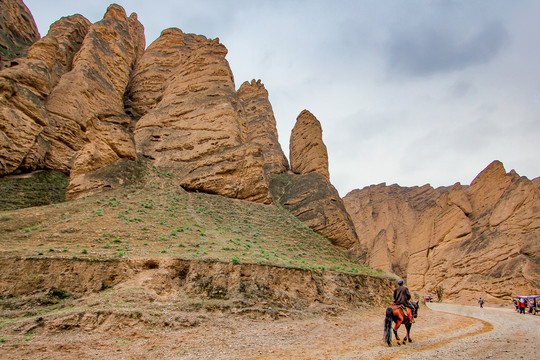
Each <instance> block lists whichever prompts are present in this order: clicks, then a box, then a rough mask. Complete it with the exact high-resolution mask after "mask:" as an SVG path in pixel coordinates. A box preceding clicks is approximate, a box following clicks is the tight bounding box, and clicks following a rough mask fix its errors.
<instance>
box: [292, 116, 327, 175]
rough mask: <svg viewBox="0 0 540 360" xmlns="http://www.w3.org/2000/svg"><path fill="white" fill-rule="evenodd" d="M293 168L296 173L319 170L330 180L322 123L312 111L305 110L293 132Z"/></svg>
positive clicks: (297, 120)
mask: <svg viewBox="0 0 540 360" xmlns="http://www.w3.org/2000/svg"><path fill="white" fill-rule="evenodd" d="M290 160H291V169H292V171H293V172H294V173H295V174H307V173H310V172H313V171H315V172H318V173H319V174H321V175H322V176H324V177H325V178H327V179H328V180H330V173H329V172H328V153H327V152H326V145H324V142H323V140H322V127H321V123H320V122H319V120H317V118H316V117H315V116H313V114H312V113H310V112H309V111H307V110H303V111H302V112H301V113H300V115H298V118H297V119H296V124H295V125H294V128H293V130H292V133H291V142H290Z"/></svg>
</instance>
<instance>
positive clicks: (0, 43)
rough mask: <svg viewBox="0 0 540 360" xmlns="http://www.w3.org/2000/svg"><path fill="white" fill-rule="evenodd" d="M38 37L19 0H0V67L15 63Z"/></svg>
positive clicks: (28, 13) (34, 26)
mask: <svg viewBox="0 0 540 360" xmlns="http://www.w3.org/2000/svg"><path fill="white" fill-rule="evenodd" d="M39 38H40V36H39V33H38V30H37V27H36V23H35V22H34V18H33V17H32V14H31V13H30V11H29V10H28V8H27V7H26V6H25V5H24V4H23V2H22V1H20V0H2V1H1V2H0V69H2V68H4V67H9V66H13V65H16V64H17V60H15V59H16V58H18V57H21V56H25V55H26V52H27V50H28V47H30V45H32V44H33V43H34V42H36V41H37V40H38V39H39Z"/></svg>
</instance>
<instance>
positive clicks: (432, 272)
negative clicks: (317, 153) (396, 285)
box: [344, 161, 540, 301]
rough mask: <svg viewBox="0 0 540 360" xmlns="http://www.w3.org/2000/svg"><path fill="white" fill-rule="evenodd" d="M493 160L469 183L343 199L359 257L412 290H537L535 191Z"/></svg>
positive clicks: (504, 293) (462, 295)
mask: <svg viewBox="0 0 540 360" xmlns="http://www.w3.org/2000/svg"><path fill="white" fill-rule="evenodd" d="M535 184H538V179H535V180H533V181H530V180H528V179H527V178H525V177H520V176H519V175H517V174H516V172H515V171H511V172H510V173H506V171H505V169H504V167H503V165H502V163H500V162H499V161H494V162H493V163H491V164H490V165H489V166H488V167H487V168H486V169H485V170H484V171H482V172H481V173H480V174H479V175H478V176H477V177H476V179H474V181H473V182H472V183H471V185H470V186H462V185H460V184H459V183H458V184H455V185H454V186H452V187H448V188H438V189H433V188H432V187H431V186H429V185H425V186H423V187H421V188H418V187H416V188H402V187H399V186H397V185H392V186H386V185H384V184H381V185H377V186H372V187H368V188H364V189H362V190H354V191H352V192H350V193H349V194H347V195H346V196H345V198H344V202H345V206H346V208H347V210H348V211H349V213H350V214H351V217H352V219H353V222H354V224H355V227H356V230H357V232H358V233H359V234H362V236H361V237H360V244H361V246H363V247H364V248H365V251H366V254H367V256H366V260H367V263H368V264H369V265H371V266H374V267H377V268H381V269H383V270H387V271H393V272H395V273H396V274H398V275H399V276H402V277H405V278H406V279H407V283H408V285H409V287H410V288H411V289H412V290H414V291H417V292H426V293H428V292H431V291H433V290H434V289H435V287H437V286H442V287H443V288H444V292H445V296H447V297H448V298H450V299H461V300H471V299H473V298H478V297H482V298H484V299H486V298H487V299H488V301H500V300H508V299H510V297H511V296H512V295H518V294H527V293H537V292H540V280H539V279H538V274H540V265H539V264H540V191H539V189H538V187H537V186H536V185H535Z"/></svg>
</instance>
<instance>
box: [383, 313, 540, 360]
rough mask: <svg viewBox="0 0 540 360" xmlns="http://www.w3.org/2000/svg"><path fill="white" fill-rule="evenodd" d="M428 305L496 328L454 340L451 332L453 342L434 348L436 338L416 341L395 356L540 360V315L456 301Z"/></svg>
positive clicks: (409, 358) (409, 357)
mask: <svg viewBox="0 0 540 360" xmlns="http://www.w3.org/2000/svg"><path fill="white" fill-rule="evenodd" d="M429 307H430V308H431V309H432V310H435V311H442V312H446V313H452V314H457V315H464V316H468V317H472V318H476V319H480V320H482V321H484V322H487V323H489V324H491V325H492V326H493V329H492V330H491V331H489V330H490V329H489V326H488V328H487V329H485V330H486V331H485V332H482V331H481V329H479V331H478V332H481V333H479V334H478V335H474V336H465V337H463V338H461V339H456V340H455V341H452V337H455V336H456V334H450V335H451V338H450V339H449V340H450V342H448V343H446V344H444V345H442V346H439V347H435V348H429V345H430V342H435V343H436V342H437V340H426V343H425V344H421V343H418V344H416V346H417V347H418V349H411V350H410V351H411V352H410V353H408V354H405V355H403V356H399V355H398V356H395V357H393V359H396V360H397V359H399V360H404V359H407V360H413V359H430V360H437V359H445V360H446V359H469V360H472V359H475V360H476V359H490V360H494V359H501V360H502V359H505V360H506V359H526V360H529V359H530V360H533V359H535V360H536V359H540V316H533V315H530V314H525V315H523V314H518V313H517V312H515V311H513V310H511V309H501V308H490V307H484V308H483V309H481V308H480V307H472V306H464V305H454V304H435V303H434V304H429ZM484 324H485V323H484ZM448 330H449V332H451V331H452V329H448ZM423 348H425V349H424V350H423Z"/></svg>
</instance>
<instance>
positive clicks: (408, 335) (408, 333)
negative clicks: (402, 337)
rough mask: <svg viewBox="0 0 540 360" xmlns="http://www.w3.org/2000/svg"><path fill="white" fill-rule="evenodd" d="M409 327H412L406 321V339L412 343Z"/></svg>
mask: <svg viewBox="0 0 540 360" xmlns="http://www.w3.org/2000/svg"><path fill="white" fill-rule="evenodd" d="M411 327H412V324H411V323H407V324H406V325H405V328H406V329H407V339H408V341H409V342H410V343H412V339H411Z"/></svg>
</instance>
